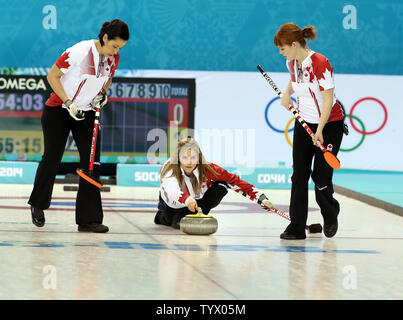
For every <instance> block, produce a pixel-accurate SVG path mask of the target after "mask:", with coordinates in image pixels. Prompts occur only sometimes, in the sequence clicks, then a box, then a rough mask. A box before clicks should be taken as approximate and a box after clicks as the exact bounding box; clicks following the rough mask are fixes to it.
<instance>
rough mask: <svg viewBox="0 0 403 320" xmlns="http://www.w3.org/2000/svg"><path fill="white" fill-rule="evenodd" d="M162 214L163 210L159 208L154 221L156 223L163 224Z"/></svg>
mask: <svg viewBox="0 0 403 320" xmlns="http://www.w3.org/2000/svg"><path fill="white" fill-rule="evenodd" d="M160 216H161V211H160V210H158V212H157V213H156V215H155V217H154V223H155V224H161V220H160Z"/></svg>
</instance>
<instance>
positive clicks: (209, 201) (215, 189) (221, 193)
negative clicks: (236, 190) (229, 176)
mask: <svg viewBox="0 0 403 320" xmlns="http://www.w3.org/2000/svg"><path fill="white" fill-rule="evenodd" d="M227 193H228V186H227V184H226V183H225V182H221V181H214V182H213V183H212V184H211V186H210V188H209V189H208V190H207V191H206V193H205V194H204V196H203V198H201V199H200V200H197V204H198V206H199V207H200V208H201V209H202V212H203V213H204V214H208V213H209V212H210V211H211V209H213V208H215V207H217V206H218V205H219V204H220V202H221V200H222V199H223V198H224V197H225V195H226V194H227Z"/></svg>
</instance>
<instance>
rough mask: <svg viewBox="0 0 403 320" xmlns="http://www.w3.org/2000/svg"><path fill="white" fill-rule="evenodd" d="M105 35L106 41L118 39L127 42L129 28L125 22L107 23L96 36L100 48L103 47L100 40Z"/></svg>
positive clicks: (102, 42)
mask: <svg viewBox="0 0 403 320" xmlns="http://www.w3.org/2000/svg"><path fill="white" fill-rule="evenodd" d="M105 33H106V34H107V35H108V39H109V40H112V39H115V38H120V39H122V40H125V41H127V40H129V36H130V35H129V27H128V26H127V24H126V23H125V22H123V21H122V20H119V19H114V20H112V21H107V22H105V23H104V24H103V25H102V28H101V31H100V32H99V34H98V39H99V41H100V42H101V46H103V45H104V40H103V39H102V38H103V36H104V35H105Z"/></svg>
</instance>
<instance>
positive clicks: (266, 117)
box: [264, 97, 296, 133]
mask: <svg viewBox="0 0 403 320" xmlns="http://www.w3.org/2000/svg"><path fill="white" fill-rule="evenodd" d="M278 99H280V97H275V98H274V99H272V100H271V101H270V102H269V103H268V104H267V106H266V110H265V111H264V118H265V119H266V123H267V125H268V126H269V127H270V128H271V129H272V130H274V131H276V132H278V133H284V132H285V131H284V130H280V129H277V128H275V127H274V126H273V125H272V124H271V123H270V121H269V117H268V116H267V114H268V111H269V108H270V105H271V104H272V103H273V102H274V101H276V100H278ZM291 99H292V101H294V102H295V103H296V100H295V99H294V97H292V98H291ZM292 130H294V128H292V129H291V130H290V131H292Z"/></svg>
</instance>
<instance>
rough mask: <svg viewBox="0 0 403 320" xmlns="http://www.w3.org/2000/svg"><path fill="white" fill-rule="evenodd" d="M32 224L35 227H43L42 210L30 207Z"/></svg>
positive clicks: (43, 217) (43, 216)
mask: <svg viewBox="0 0 403 320" xmlns="http://www.w3.org/2000/svg"><path fill="white" fill-rule="evenodd" d="M31 217H32V223H33V224H34V225H36V226H37V227H43V226H44V225H45V214H44V213H43V210H41V209H38V208H35V207H33V206H31Z"/></svg>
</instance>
